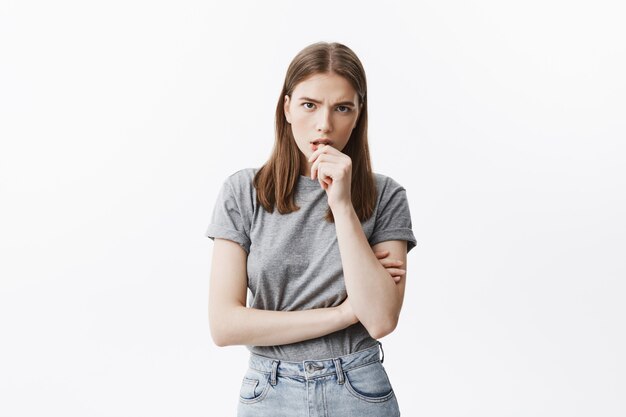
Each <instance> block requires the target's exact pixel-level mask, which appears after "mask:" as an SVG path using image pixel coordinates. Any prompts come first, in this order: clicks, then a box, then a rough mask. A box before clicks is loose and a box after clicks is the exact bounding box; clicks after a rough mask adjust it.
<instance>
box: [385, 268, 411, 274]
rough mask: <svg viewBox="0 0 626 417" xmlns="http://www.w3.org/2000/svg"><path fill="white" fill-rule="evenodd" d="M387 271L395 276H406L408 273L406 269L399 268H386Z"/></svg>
mask: <svg viewBox="0 0 626 417" xmlns="http://www.w3.org/2000/svg"><path fill="white" fill-rule="evenodd" d="M386 269H387V272H389V273H390V274H391V275H393V276H395V275H406V271H405V270H404V269H398V268H386Z"/></svg>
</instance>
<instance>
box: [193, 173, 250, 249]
mask: <svg viewBox="0 0 626 417" xmlns="http://www.w3.org/2000/svg"><path fill="white" fill-rule="evenodd" d="M230 179H232V177H230V178H229V179H227V180H226V181H225V182H224V183H223V184H222V187H221V189H220V191H219V193H218V197H217V201H216V202H215V207H214V208H213V215H212V217H211V223H210V224H209V227H208V228H207V229H206V232H205V234H204V235H205V236H206V237H208V238H210V239H211V240H215V238H216V237H217V238H222V239H228V240H232V241H234V242H237V243H239V244H240V245H241V247H243V249H244V250H245V251H246V253H250V236H249V227H246V222H245V218H247V217H248V216H246V215H245V213H244V207H243V205H242V204H241V197H242V196H241V195H240V194H237V193H235V190H234V189H233V186H232V184H231V182H230V181H229V180H230Z"/></svg>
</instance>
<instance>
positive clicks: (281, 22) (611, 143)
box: [0, 0, 626, 417]
mask: <svg viewBox="0 0 626 417" xmlns="http://www.w3.org/2000/svg"><path fill="white" fill-rule="evenodd" d="M622 4H623V3H622V2H619V1H613V2H611V1H595V2H591V1H587V2H582V1H564V0H563V1H546V0H541V1H539V0H535V1H532V0H531V1H524V2H503V1H496V0H493V1H486V0H481V1H474V2H466V1H418V2H413V3H409V2H388V3H386V4H385V5H384V6H383V5H382V3H380V2H371V3H367V2H363V1H359V2H356V1H347V2H336V1H332V2H331V1H316V2H288V1H282V2H277V1H275V2H270V3H269V4H268V3H267V2H252V1H248V2H242V1H235V2H230V3H228V4H226V3H225V2H224V3H215V2H207V1H176V2H175V1H169V2H166V1H156V2H155V1H137V0H132V1H128V0H124V1H107V2H93V1H92V2H85V1H55V2H50V1H19V2H18V1H7V0H3V1H2V2H1V3H0V139H1V147H0V239H1V240H0V241H1V247H0V257H1V261H0V274H1V281H0V339H1V342H0V397H1V399H0V415H2V416H10V417H13V416H15V417H17V416H44V415H45V416H52V415H54V416H64V417H70V416H81V417H83V416H133V417H135V416H150V417H157V416H189V417H191V416H209V415H210V416H233V415H235V409H236V407H237V395H238V391H239V386H240V382H241V378H242V376H243V373H244V371H245V369H246V366H247V357H248V351H247V350H246V349H245V347H243V346H235V347H225V348H218V347H216V346H215V345H213V343H212V340H211V338H210V334H209V326H208V318H207V311H208V295H207V294H208V282H209V270H210V258H211V250H212V242H211V241H210V240H209V239H207V238H206V237H204V235H203V233H204V231H205V229H206V227H207V225H208V222H209V220H210V216H211V212H212V210H213V205H214V203H215V199H216V197H217V192H218V190H219V187H220V185H221V183H222V182H223V181H224V179H225V178H226V176H228V175H229V174H231V173H233V172H234V171H236V170H238V169H241V168H245V167H254V166H260V165H261V164H262V163H263V162H265V160H266V159H267V157H269V152H270V150H271V147H272V144H273V140H274V137H273V134H274V131H273V129H274V125H273V123H274V120H273V117H274V110H275V106H276V101H277V99H278V95H279V93H280V88H281V86H282V82H283V78H284V75H285V71H286V69H287V66H288V64H289V62H290V61H291V59H292V58H293V57H294V56H295V54H296V53H297V52H298V51H300V50H301V49H302V48H304V47H305V46H306V45H308V44H310V43H313V42H316V41H319V40H324V41H338V42H342V43H344V44H346V45H348V46H349V47H351V48H352V49H353V50H354V51H355V52H356V53H357V55H358V56H359V57H360V59H361V60H362V62H363V64H364V66H365V69H366V73H367V77H368V86H369V92H368V94H369V99H370V102H369V105H370V107H369V112H370V113H369V115H370V145H371V149H372V158H373V164H374V169H375V171H377V172H380V173H384V174H386V175H389V176H391V177H393V178H394V179H396V180H397V181H398V182H400V183H401V184H402V185H404V186H405V187H406V189H407V195H408V197H409V204H410V208H411V215H412V219H413V229H414V232H415V235H416V237H417V239H418V242H419V244H418V247H416V248H415V249H414V250H413V251H412V252H411V253H410V254H409V257H408V273H407V279H408V284H407V291H406V298H405V303H404V308H403V312H402V316H401V321H400V324H399V326H398V328H397V329H396V331H395V332H394V333H392V334H391V335H389V336H387V337H385V338H384V339H383V340H382V342H383V347H384V349H385V362H384V365H385V366H386V369H387V371H388V373H389V376H390V378H391V382H392V384H393V386H394V389H395V391H396V395H397V398H398V402H399V404H400V407H401V410H402V414H403V415H404V416H429V417H430V416H432V417H435V416H442V417H443V416H454V417H459V416H476V417H487V416H493V417H501V416H570V417H574V416H603V417H617V416H624V415H626V400H625V398H626V397H625V396H624V393H625V392H626V377H625V376H624V375H626V361H625V359H624V352H625V351H626V335H625V332H624V327H625V324H626V323H625V320H624V317H626V307H625V306H624V298H625V295H626V283H625V278H626V262H625V260H624V253H625V251H626V219H625V216H624V214H625V213H626V195H625V194H626V193H625V187H626V169H625V167H624V160H625V156H626V155H625V154H626V152H625V151H626V143H625V139H626V121H625V120H626V118H625V115H626V100H625V99H624V97H625V94H626V82H625V80H624V74H626V58H625V57H626V47H625V45H626V42H624V39H626V29H625V26H624V21H625V17H626V16H625V8H624V6H623V5H622Z"/></svg>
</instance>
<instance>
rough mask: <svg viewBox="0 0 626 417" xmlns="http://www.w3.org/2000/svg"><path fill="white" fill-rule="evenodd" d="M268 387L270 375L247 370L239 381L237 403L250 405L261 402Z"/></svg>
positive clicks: (250, 369)
mask: <svg viewBox="0 0 626 417" xmlns="http://www.w3.org/2000/svg"><path fill="white" fill-rule="evenodd" d="M269 387H270V374H266V373H264V372H260V371H257V370H255V369H252V368H248V370H247V371H246V374H245V375H244V377H243V380H242V381H241V388H240V390H239V401H241V402H242V403H245V404H252V403H256V402H259V401H261V400H262V399H263V398H265V396H266V395H267V391H268V390H269Z"/></svg>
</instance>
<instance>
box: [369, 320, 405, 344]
mask: <svg viewBox="0 0 626 417" xmlns="http://www.w3.org/2000/svg"><path fill="white" fill-rule="evenodd" d="M397 325H398V320H396V319H387V320H384V321H381V322H379V323H376V324H375V325H373V326H369V327H367V332H368V333H369V334H370V336H371V337H372V338H373V339H377V340H378V339H382V338H383V337H385V336H387V335H388V334H390V333H391V332H393V331H394V330H395V329H396V326H397Z"/></svg>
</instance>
